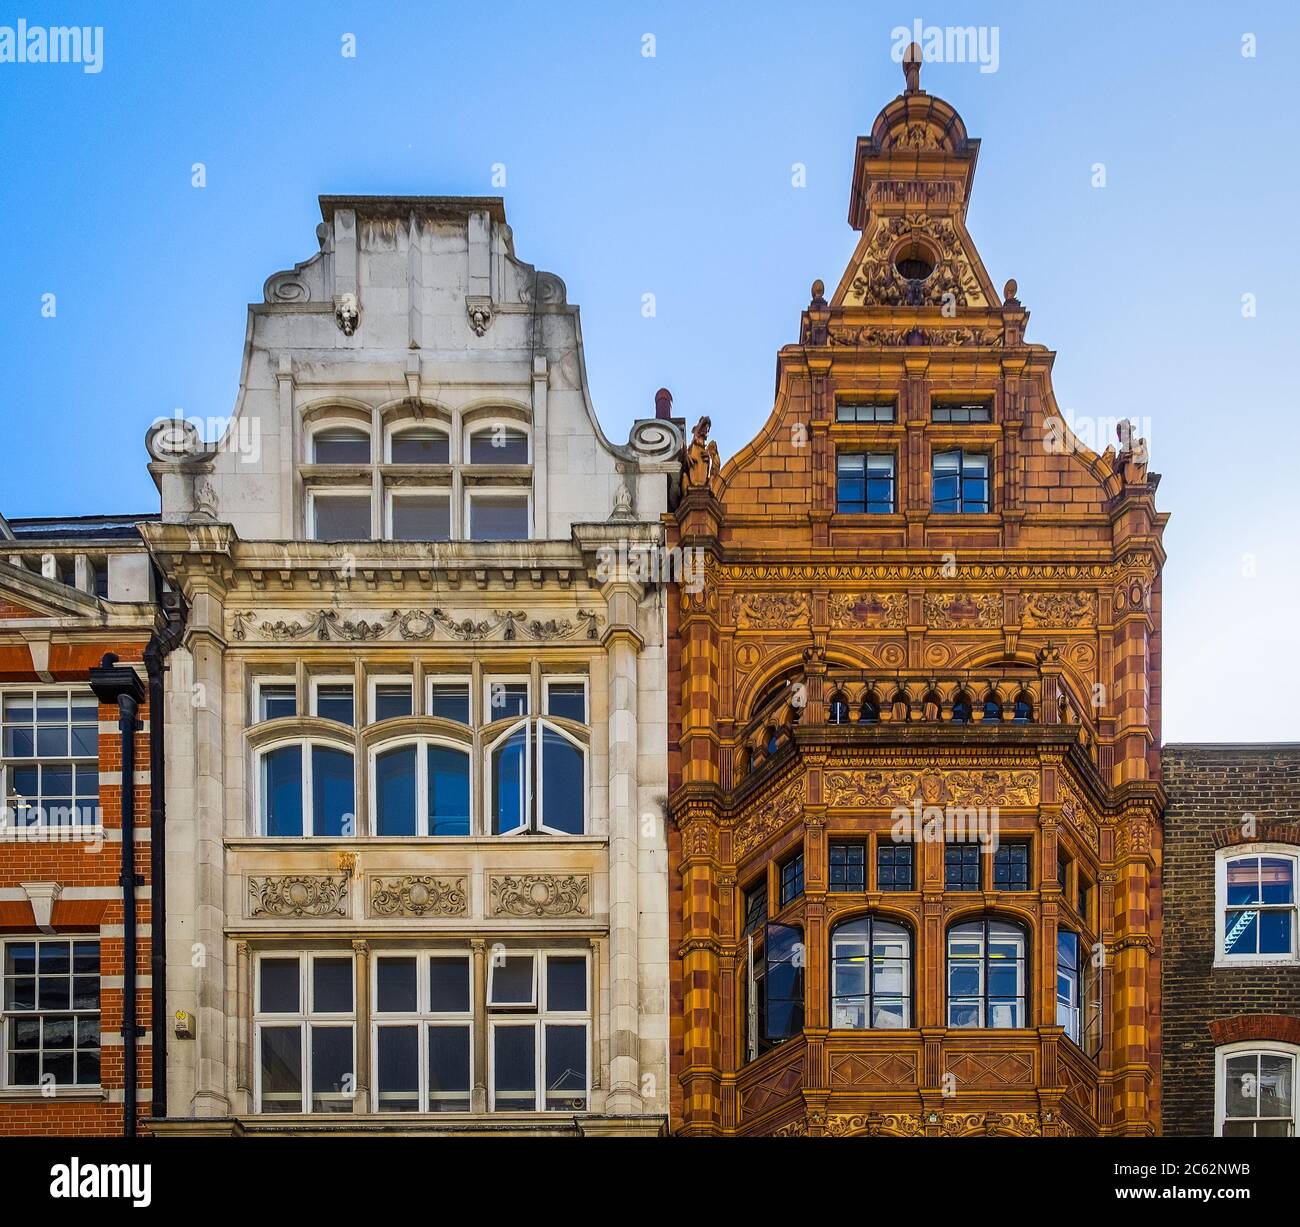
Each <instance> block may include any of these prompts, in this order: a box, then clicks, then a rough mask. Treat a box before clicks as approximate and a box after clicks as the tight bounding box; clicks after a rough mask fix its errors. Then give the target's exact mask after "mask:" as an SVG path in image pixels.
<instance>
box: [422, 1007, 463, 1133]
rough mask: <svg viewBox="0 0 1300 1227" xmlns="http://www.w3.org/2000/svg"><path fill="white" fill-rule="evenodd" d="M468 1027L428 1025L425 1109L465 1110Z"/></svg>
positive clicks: (434, 1110)
mask: <svg viewBox="0 0 1300 1227" xmlns="http://www.w3.org/2000/svg"><path fill="white" fill-rule="evenodd" d="M469 1046H470V1034H469V1028H468V1027H430V1028H429V1111H430V1112H468V1111H469V1103H470V1100H469Z"/></svg>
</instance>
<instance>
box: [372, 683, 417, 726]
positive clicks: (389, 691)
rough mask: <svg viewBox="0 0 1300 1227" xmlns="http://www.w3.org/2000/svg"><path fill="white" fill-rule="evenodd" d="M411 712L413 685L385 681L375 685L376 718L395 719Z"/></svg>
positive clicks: (373, 716) (373, 715)
mask: <svg viewBox="0 0 1300 1227" xmlns="http://www.w3.org/2000/svg"><path fill="white" fill-rule="evenodd" d="M410 714H411V687H410V685H409V684H408V683H406V682H392V683H385V684H384V685H382V686H376V687H375V710H374V712H373V713H372V718H373V719H374V720H395V719H396V718H397V717H399V716H409V715H410Z"/></svg>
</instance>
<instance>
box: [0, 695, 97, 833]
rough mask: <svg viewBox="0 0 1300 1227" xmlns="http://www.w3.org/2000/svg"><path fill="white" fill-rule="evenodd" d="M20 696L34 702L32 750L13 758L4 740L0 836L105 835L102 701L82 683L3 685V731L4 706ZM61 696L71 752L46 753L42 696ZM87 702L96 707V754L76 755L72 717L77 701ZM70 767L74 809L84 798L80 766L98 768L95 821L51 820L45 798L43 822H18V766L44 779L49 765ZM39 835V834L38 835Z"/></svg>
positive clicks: (0, 743) (41, 811)
mask: <svg viewBox="0 0 1300 1227" xmlns="http://www.w3.org/2000/svg"><path fill="white" fill-rule="evenodd" d="M15 696H20V697H24V698H30V700H31V703H32V716H33V724H32V730H33V731H32V753H31V754H30V755H25V756H22V757H19V756H14V757H9V756H7V755H5V753H4V743H3V740H0V839H14V840H23V839H29V838H32V835H31V833H32V832H35V831H42V832H43V831H54V832H58V834H59V835H60V837H66V838H73V839H80V838H83V837H94V836H96V835H99V834H102V832H103V829H104V822H103V802H102V799H101V794H100V787H101V784H100V780H99V776H100V774H101V771H100V753H99V752H100V747H99V736H100V734H99V700H98V699H97V698H96V697H95V695H94V693H93V692H92V691H91V690H90V689H89V688H84V689H83V688H82V687H80V686H67V685H64V686H40V685H37V686H6V687H0V730H2V729H3V727H4V705H5V701H6V700H7V699H10V698H13V697H15ZM51 697H54V698H59V699H61V700H63V701H64V702H65V703H66V705H67V709H68V718H67V721H66V723H65V724H63V725H62V726H53V725H51V726H46V727H62V728H63V729H64V730H65V731H66V733H67V735H68V753H67V754H42V753H41V752H40V746H39V744H38V733H37V731H36V730H37V729H39V728H40V727H41V726H40V723H39V721H38V720H37V719H36V711H37V708H38V705H39V702H40V700H41V699H42V698H47V699H48V698H51ZM78 699H80V700H82V701H83V702H84V701H86V700H89V702H90V703H92V704H93V705H94V707H95V753H94V754H93V755H90V754H78V755H74V754H72V752H71V751H72V729H73V727H74V725H75V721H73V719H72V709H73V707H74V705H75V704H76V702H77V700H78ZM47 765H48V766H66V767H69V768H71V769H72V773H73V791H72V801H73V808H74V809H76V808H77V803H78V801H79V800H80V799H81V794H80V793H78V792H77V790H76V777H77V773H78V769H79V768H81V769H85V770H90V769H91V768H93V769H94V771H95V778H96V787H95V807H94V808H95V820H94V821H92V822H67V823H54V824H51V823H50V821H49V815H48V814H47V813H46V811H45V804H44V797H43V796H42V798H41V803H40V806H39V809H38V813H39V821H37V822H32V823H27V824H25V825H23V826H19V825H18V823H17V809H16V807H13V806H12V805H11V804H10V799H11V789H12V787H13V784H12V779H13V771H14V769H15V768H16V767H35V768H36V769H37V771H38V773H40V775H41V777H42V781H43V779H44V767H45V766H47ZM38 838H39V837H38Z"/></svg>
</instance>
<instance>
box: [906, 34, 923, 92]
mask: <svg viewBox="0 0 1300 1227" xmlns="http://www.w3.org/2000/svg"><path fill="white" fill-rule="evenodd" d="M903 81H904V89H903V92H904V93H905V94H917V93H920V91H921V46H920V44H919V43H908V45H907V50H906V51H904V52H903Z"/></svg>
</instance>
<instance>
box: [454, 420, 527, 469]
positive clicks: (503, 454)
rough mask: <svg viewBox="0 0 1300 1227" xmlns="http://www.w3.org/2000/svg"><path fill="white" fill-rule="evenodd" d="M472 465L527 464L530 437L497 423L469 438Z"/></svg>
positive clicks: (523, 432) (520, 431)
mask: <svg viewBox="0 0 1300 1227" xmlns="http://www.w3.org/2000/svg"><path fill="white" fill-rule="evenodd" d="M469 462H470V464H527V463H528V462H529V461H528V435H527V433H526V432H525V431H522V430H518V429H515V428H513V427H510V426H504V425H501V424H500V423H497V424H495V425H492V426H488V427H485V428H484V429H482V430H477V431H475V432H474V433H473V434H472V435H470V437H469Z"/></svg>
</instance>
